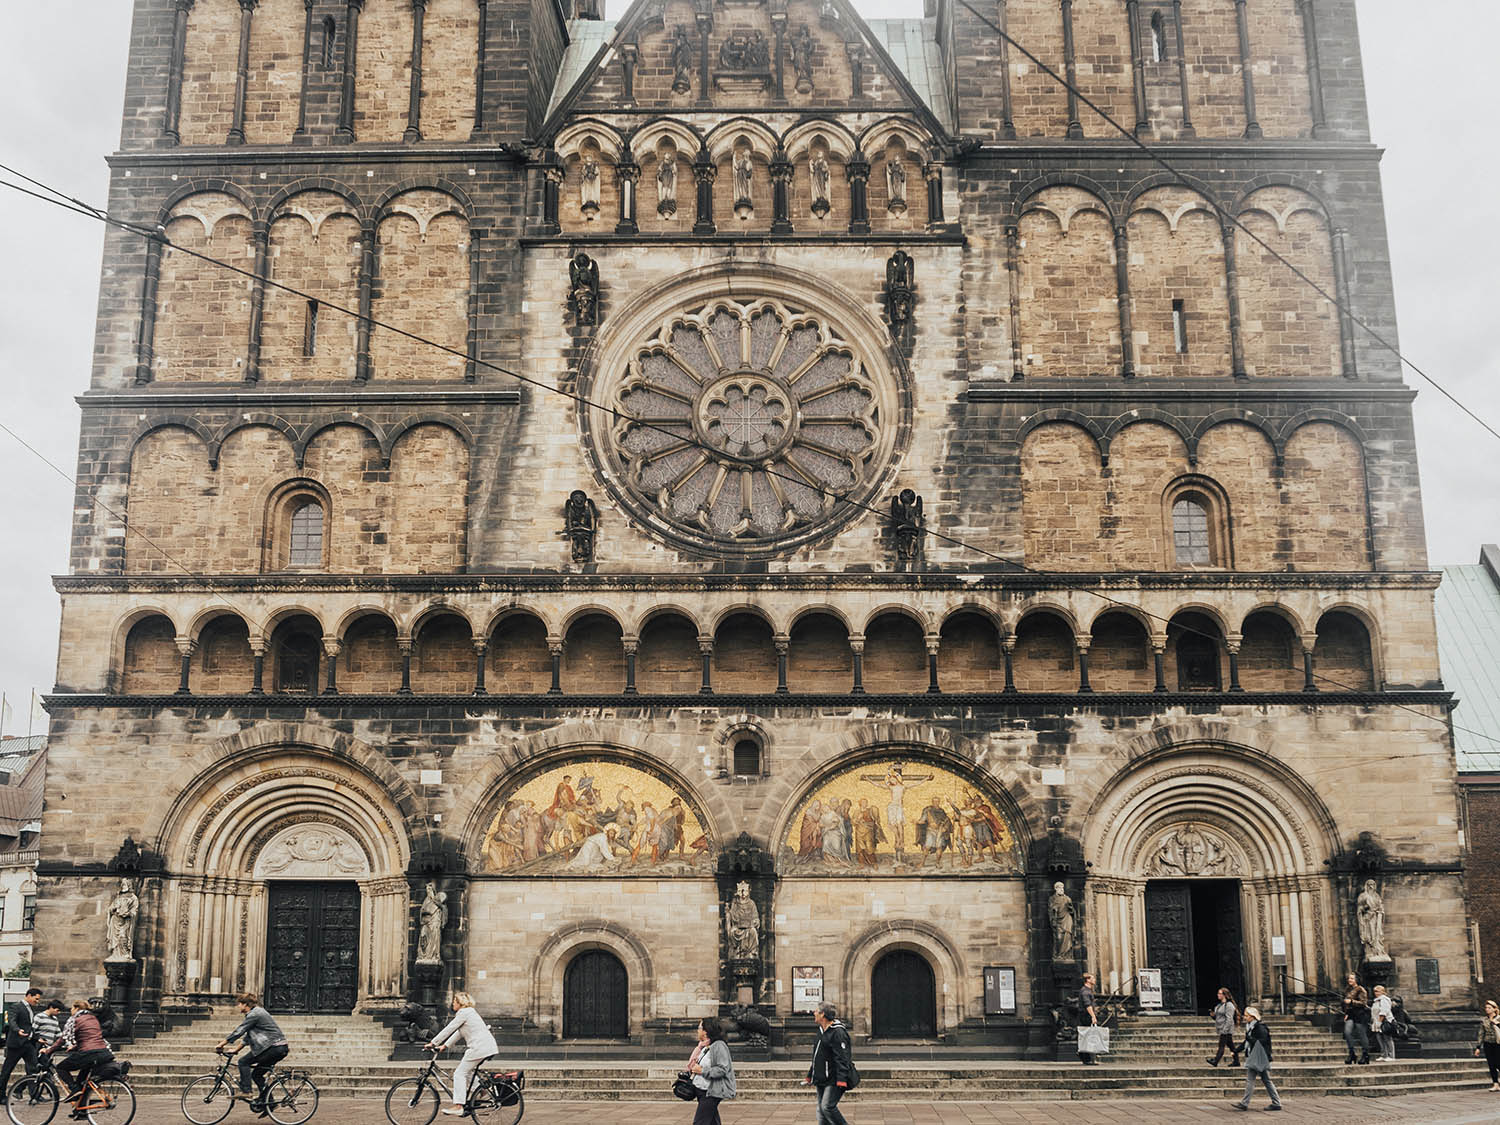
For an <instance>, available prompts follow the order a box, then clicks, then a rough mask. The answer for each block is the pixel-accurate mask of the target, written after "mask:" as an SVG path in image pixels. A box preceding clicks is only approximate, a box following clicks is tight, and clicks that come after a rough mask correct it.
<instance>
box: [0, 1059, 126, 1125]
mask: <svg viewBox="0 0 1500 1125" xmlns="http://www.w3.org/2000/svg"><path fill="white" fill-rule="evenodd" d="M45 1059H46V1066H45V1068H44V1069H42V1070H38V1071H37V1072H36V1073H35V1074H28V1075H27V1076H26V1077H25V1078H22V1079H21V1080H20V1081H18V1082H15V1083H13V1084H12V1085H11V1088H10V1089H9V1090H7V1091H6V1094H5V1113H6V1116H8V1117H9V1118H10V1119H11V1121H12V1122H14V1123H15V1125H48V1122H50V1121H51V1120H52V1118H53V1117H54V1116H56V1114H57V1110H58V1106H59V1105H60V1104H61V1103H62V1102H63V1100H64V1099H63V1095H62V1090H61V1088H60V1087H59V1085H58V1077H57V1068H56V1065H55V1063H54V1061H53V1059H52V1056H51V1055H47V1056H46V1057H45ZM95 1070H96V1071H98V1070H102V1071H107V1072H110V1073H111V1075H112V1076H111V1077H108V1078H96V1077H94V1076H93V1075H90V1076H89V1080H88V1081H87V1082H85V1083H84V1085H83V1093H82V1094H81V1095H80V1096H79V1099H78V1107H79V1109H81V1110H82V1112H83V1113H84V1114H85V1115H86V1116H87V1118H88V1120H89V1121H91V1122H93V1125H130V1122H131V1121H132V1120H133V1119H134V1118H135V1091H134V1090H132V1089H131V1088H130V1083H129V1082H127V1081H126V1080H125V1076H126V1075H127V1074H129V1073H130V1064H129V1063H128V1062H126V1063H118V1062H110V1063H105V1064H104V1065H103V1066H101V1067H95ZM75 1112H77V1111H76V1110H75Z"/></svg>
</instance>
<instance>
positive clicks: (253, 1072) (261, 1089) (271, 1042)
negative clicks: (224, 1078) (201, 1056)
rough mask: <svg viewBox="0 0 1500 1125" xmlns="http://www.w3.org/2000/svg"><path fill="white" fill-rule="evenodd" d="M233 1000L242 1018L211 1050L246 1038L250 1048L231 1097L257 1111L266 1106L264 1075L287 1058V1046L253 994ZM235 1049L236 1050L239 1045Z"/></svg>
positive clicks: (284, 1037) (221, 1048)
mask: <svg viewBox="0 0 1500 1125" xmlns="http://www.w3.org/2000/svg"><path fill="white" fill-rule="evenodd" d="M235 1003H236V1005H237V1006H238V1007H239V1009H240V1015H242V1016H244V1017H245V1018H244V1019H243V1020H241V1021H240V1025H239V1027H237V1028H235V1029H234V1030H233V1031H231V1032H230V1033H229V1034H228V1035H227V1036H225V1037H224V1041H223V1042H222V1043H220V1044H219V1045H218V1046H217V1047H215V1048H214V1050H216V1051H223V1050H226V1049H227V1048H228V1047H229V1045H230V1044H231V1043H233V1042H234V1041H235V1040H237V1039H244V1040H245V1045H246V1046H247V1047H248V1048H249V1049H250V1050H249V1053H248V1054H247V1055H246V1056H245V1057H244V1058H242V1059H241V1060H240V1061H239V1068H240V1089H239V1092H238V1093H236V1094H235V1095H234V1098H235V1101H241V1102H249V1103H250V1108H251V1109H252V1110H254V1111H255V1112H256V1113H260V1112H261V1111H263V1110H264V1109H265V1108H266V1085H267V1075H269V1074H270V1073H271V1068H272V1067H273V1066H275V1065H276V1064H277V1063H279V1062H280V1061H281V1060H282V1059H284V1058H286V1053H287V1051H288V1050H289V1049H290V1048H289V1047H288V1046H287V1041H286V1036H285V1035H283V1034H282V1032H281V1028H280V1026H278V1025H277V1023H276V1021H275V1020H273V1019H272V1018H271V1013H270V1012H268V1011H266V1010H265V1009H264V1008H262V1007H261V1006H260V998H259V997H258V996H256V995H255V993H253V992H242V993H240V994H239V996H237V997H236V998H235ZM234 1050H235V1051H238V1050H239V1048H238V1047H236V1048H235V1049H234ZM233 1053H234V1052H233V1051H231V1052H230V1054H233ZM252 1079H254V1081H255V1088H256V1090H257V1091H258V1093H257V1094H254V1095H252V1094H251V1093H250V1082H251V1080H252Z"/></svg>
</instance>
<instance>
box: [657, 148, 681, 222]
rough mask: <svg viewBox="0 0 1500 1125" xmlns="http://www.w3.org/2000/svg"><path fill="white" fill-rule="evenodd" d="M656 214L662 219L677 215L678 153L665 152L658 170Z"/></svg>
mask: <svg viewBox="0 0 1500 1125" xmlns="http://www.w3.org/2000/svg"><path fill="white" fill-rule="evenodd" d="M656 213H657V214H658V215H660V216H661V217H662V218H664V219H666V218H670V217H671V216H673V215H675V214H677V153H676V152H664V153H662V154H661V162H660V163H659V164H658V165H657V168H656Z"/></svg>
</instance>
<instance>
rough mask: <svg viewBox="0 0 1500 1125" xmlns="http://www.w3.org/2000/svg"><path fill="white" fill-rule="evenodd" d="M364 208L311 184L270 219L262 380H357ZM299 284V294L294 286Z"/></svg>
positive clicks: (284, 201)
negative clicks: (358, 312)
mask: <svg viewBox="0 0 1500 1125" xmlns="http://www.w3.org/2000/svg"><path fill="white" fill-rule="evenodd" d="M361 211H362V208H360V207H359V205H358V204H356V203H353V202H352V201H351V200H350V199H349V198H348V197H347V196H346V195H345V194H343V193H342V192H341V191H329V190H326V189H323V188H318V187H309V188H306V189H304V190H302V191H300V192H297V193H296V194H294V195H290V196H286V197H285V198H283V199H282V200H281V202H280V203H279V204H277V205H276V207H274V208H272V209H271V210H270V215H271V217H270V219H269V221H268V222H267V224H266V264H267V270H268V272H269V277H270V282H271V284H268V285H267V286H266V287H265V296H264V301H263V309H262V314H261V345H260V360H259V367H258V371H257V375H258V378H259V379H260V380H262V381H264V382H268V383H271V382H296V381H318V380H336V379H343V380H352V379H354V377H355V376H356V374H357V371H356V366H355V355H356V351H357V345H358V336H359V323H358V317H357V310H358V307H359V281H360V273H361V271H362V269H363V262H364V246H365V230H366V228H365V224H364V222H363V221H362V216H361ZM292 290H296V292H292Z"/></svg>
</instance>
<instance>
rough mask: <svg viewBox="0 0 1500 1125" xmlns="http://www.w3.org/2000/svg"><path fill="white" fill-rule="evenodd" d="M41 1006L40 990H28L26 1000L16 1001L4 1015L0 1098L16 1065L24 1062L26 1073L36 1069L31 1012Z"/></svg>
mask: <svg viewBox="0 0 1500 1125" xmlns="http://www.w3.org/2000/svg"><path fill="white" fill-rule="evenodd" d="M41 1005H42V990H41V989H40V988H29V989H27V990H26V998H25V999H24V1000H17V1001H16V1002H15V1003H14V1004H12V1005H11V1006H10V1011H9V1012H7V1013H6V1015H7V1017H8V1018H7V1019H6V1021H5V1065H4V1066H3V1067H0V1098H3V1097H4V1092H5V1091H6V1090H8V1089H10V1074H11V1071H13V1070H15V1069H16V1063H18V1062H20V1061H21V1060H22V1059H25V1060H26V1073H28V1074H30V1073H31V1072H32V1071H33V1070H35V1069H36V1033H35V1029H34V1028H33V1027H32V1020H31V1017H32V1010H33V1009H34V1008H39V1007H41Z"/></svg>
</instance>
